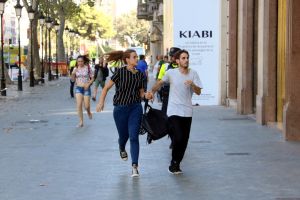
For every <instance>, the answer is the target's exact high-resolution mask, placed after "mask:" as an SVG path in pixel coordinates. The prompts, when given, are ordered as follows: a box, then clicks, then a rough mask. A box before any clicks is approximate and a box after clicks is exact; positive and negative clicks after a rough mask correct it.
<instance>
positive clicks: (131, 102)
mask: <svg viewBox="0 0 300 200" xmlns="http://www.w3.org/2000/svg"><path fill="white" fill-rule="evenodd" d="M107 61H108V62H111V61H114V62H120V61H121V62H122V63H124V65H123V66H122V67H121V68H119V69H118V70H117V71H116V72H115V73H114V74H113V76H112V77H111V80H109V82H108V83H106V85H105V86H104V88H103V90H102V94H101V96H100V99H99V102H98V104H97V108H96V111H97V112H100V111H102V110H103V109H104V103H105V98H106V95H107V92H108V90H109V89H110V88H111V87H112V86H113V85H115V88H116V92H115V95H114V98H113V104H114V110H113V117H114V120H115V124H116V127H117V130H118V134H119V140H118V141H119V151H120V157H121V159H122V160H124V161H126V160H127V159H128V155H127V152H126V148H125V147H126V143H127V141H128V139H129V140H130V154H131V159H132V162H131V165H132V177H138V176H139V172H138V158H139V148H140V146H139V129H140V124H141V118H142V114H143V109H142V105H141V101H142V99H143V98H144V97H145V91H144V77H143V74H142V73H141V72H140V71H138V70H137V69H136V68H135V67H136V65H137V62H138V56H137V53H136V52H135V50H132V49H128V50H126V51H125V52H123V51H113V52H111V53H108V58H107Z"/></svg>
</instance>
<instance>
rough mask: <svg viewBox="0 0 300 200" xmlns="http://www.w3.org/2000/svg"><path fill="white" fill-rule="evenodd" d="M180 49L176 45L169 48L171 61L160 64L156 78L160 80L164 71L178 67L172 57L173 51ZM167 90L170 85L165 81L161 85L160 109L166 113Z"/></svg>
mask: <svg viewBox="0 0 300 200" xmlns="http://www.w3.org/2000/svg"><path fill="white" fill-rule="evenodd" d="M179 50H180V49H179V48H177V47H172V48H170V52H169V56H171V62H170V63H168V62H165V63H163V64H162V65H161V67H160V70H159V74H158V77H157V79H158V80H162V79H163V77H164V75H165V73H166V71H167V70H169V69H175V68H177V67H178V65H177V63H176V59H175V57H174V55H175V53H176V52H177V51H179ZM169 91H170V85H169V84H168V83H165V84H164V85H163V87H162V88H161V99H162V107H161V110H162V111H163V112H164V113H167V107H168V101H169Z"/></svg>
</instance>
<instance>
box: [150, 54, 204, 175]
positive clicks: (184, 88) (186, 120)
mask: <svg viewBox="0 0 300 200" xmlns="http://www.w3.org/2000/svg"><path fill="white" fill-rule="evenodd" d="M174 58H175V60H176V63H177V64H178V68H177V69H173V70H168V71H167V72H166V74H165V75H164V77H163V78H162V79H161V80H158V81H157V82H156V83H155V85H154V86H153V87H152V89H151V92H148V93H147V95H146V96H147V98H153V97H154V93H155V92H156V91H157V90H158V89H159V88H160V87H161V86H162V85H163V84H164V83H165V82H167V83H169V84H170V96H169V104H168V110H167V115H168V122H169V125H170V135H171V138H172V145H173V148H172V159H171V163H170V166H169V172H170V173H172V174H181V173H182V170H181V169H180V163H181V161H182V159H183V157H184V153H185V150H186V147H187V145H188V140H189V135H190V130H191V123H192V115H193V105H192V95H193V94H194V93H195V94H196V95H200V94H201V89H202V88H203V87H202V83H201V80H200V78H199V75H198V73H197V72H196V71H195V70H193V69H190V68H189V53H188V51H186V50H179V51H177V53H176V54H175V55H174Z"/></svg>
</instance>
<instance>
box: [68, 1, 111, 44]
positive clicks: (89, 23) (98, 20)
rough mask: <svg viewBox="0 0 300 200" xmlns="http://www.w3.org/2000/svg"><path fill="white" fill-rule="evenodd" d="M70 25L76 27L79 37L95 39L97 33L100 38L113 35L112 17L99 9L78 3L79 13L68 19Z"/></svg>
mask: <svg viewBox="0 0 300 200" xmlns="http://www.w3.org/2000/svg"><path fill="white" fill-rule="evenodd" d="M70 22H71V25H72V26H73V27H76V29H77V30H78V31H79V33H80V35H81V37H84V38H88V39H90V40H95V39H96V35H97V34H98V35H99V36H100V37H101V38H111V37H113V36H114V35H115V31H114V30H113V26H112V24H113V23H112V19H111V17H110V16H108V15H105V14H104V12H102V11H101V10H99V9H97V8H95V7H91V6H89V4H88V3H87V4H81V5H80V13H79V14H78V15H76V16H74V17H72V18H71V20H70Z"/></svg>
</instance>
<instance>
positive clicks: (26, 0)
mask: <svg viewBox="0 0 300 200" xmlns="http://www.w3.org/2000/svg"><path fill="white" fill-rule="evenodd" d="M22 2H23V5H24V7H25V9H26V10H27V12H28V10H29V5H31V6H32V9H33V10H35V11H37V10H38V5H39V3H40V0H22ZM38 17H39V15H38V12H35V16H34V19H33V20H32V28H30V27H29V28H30V30H31V31H32V40H31V39H29V44H28V45H29V47H31V43H33V51H31V48H28V54H27V69H28V70H29V71H30V67H31V66H30V64H29V63H31V60H30V58H31V56H30V55H31V54H32V55H33V66H34V69H35V77H36V78H37V77H40V74H41V73H40V71H41V64H40V58H39V47H38V38H37V23H38ZM31 31H30V33H31Z"/></svg>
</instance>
